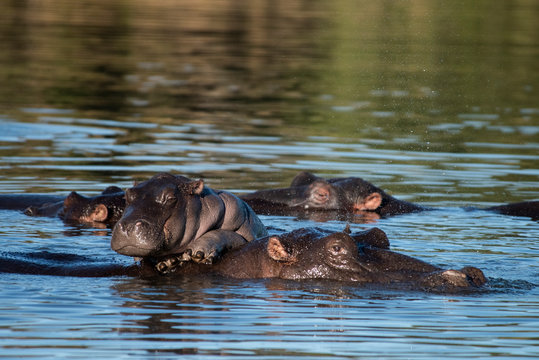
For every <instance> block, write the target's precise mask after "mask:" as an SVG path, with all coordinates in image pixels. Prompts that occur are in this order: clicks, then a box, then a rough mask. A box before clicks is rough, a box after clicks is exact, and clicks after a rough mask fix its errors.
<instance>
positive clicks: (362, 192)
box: [291, 172, 384, 211]
mask: <svg viewBox="0 0 539 360" xmlns="http://www.w3.org/2000/svg"><path fill="white" fill-rule="evenodd" d="M291 187H292V188H301V189H302V192H301V199H302V201H301V202H298V203H297V204H295V205H296V206H303V207H305V208H314V209H323V210H344V211H375V210H376V209H378V208H379V207H380V206H381V205H382V200H383V197H384V192H383V190H381V189H379V188H378V187H376V186H374V185H373V184H371V183H370V182H368V181H365V180H363V179H361V178H358V177H350V178H336V179H331V180H330V181H327V180H325V179H323V178H321V177H318V176H316V175H314V174H312V173H309V172H301V173H299V174H298V175H297V176H296V177H295V178H294V180H292V185H291Z"/></svg>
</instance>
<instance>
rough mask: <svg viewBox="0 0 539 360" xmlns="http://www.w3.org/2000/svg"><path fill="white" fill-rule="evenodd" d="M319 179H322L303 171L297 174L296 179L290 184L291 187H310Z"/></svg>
mask: <svg viewBox="0 0 539 360" xmlns="http://www.w3.org/2000/svg"><path fill="white" fill-rule="evenodd" d="M318 179H321V178H319V177H318V176H316V175H315V174H313V173H310V172H308V171H302V172H300V173H299V174H297V175H296V177H295V178H294V179H293V180H292V184H290V187H296V186H305V185H310V184H312V183H313V182H314V181H315V180H318Z"/></svg>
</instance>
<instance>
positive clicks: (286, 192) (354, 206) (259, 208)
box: [240, 172, 539, 220]
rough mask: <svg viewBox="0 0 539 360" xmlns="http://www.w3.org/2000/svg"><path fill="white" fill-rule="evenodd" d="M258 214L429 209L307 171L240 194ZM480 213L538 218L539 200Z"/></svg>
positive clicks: (364, 184)
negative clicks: (283, 185)
mask: <svg viewBox="0 0 539 360" xmlns="http://www.w3.org/2000/svg"><path fill="white" fill-rule="evenodd" d="M240 198H241V199H242V200H244V201H245V202H247V203H248V204H249V205H250V206H251V207H252V208H253V210H254V211H255V212H256V213H258V214H265V215H286V214H297V213H298V212H300V211H309V210H325V211H341V212H348V213H359V214H362V215H369V213H371V214H376V215H377V216H379V217H386V216H391V215H398V214H407V213H413V212H419V211H424V210H430V209H431V208H428V207H424V206H421V205H417V204H414V203H411V202H407V201H403V200H399V199H397V198H395V197H393V196H391V195H389V194H387V193H386V192H385V191H384V190H382V189H380V188H379V187H377V186H375V185H373V184H371V183H370V182H368V181H366V180H363V179H361V178H358V177H347V178H333V179H323V178H321V177H318V176H316V175H314V174H312V173H309V172H301V173H299V174H298V175H297V176H296V177H295V178H294V180H293V181H292V184H291V185H290V187H288V188H281V189H269V190H260V191H256V192H253V193H248V194H243V195H240ZM483 210H487V211H493V212H497V213H500V214H505V215H514V216H527V217H531V218H532V219H534V220H537V219H538V218H539V201H524V202H520V203H514V204H506V205H499V206H493V207H490V208H486V209H483Z"/></svg>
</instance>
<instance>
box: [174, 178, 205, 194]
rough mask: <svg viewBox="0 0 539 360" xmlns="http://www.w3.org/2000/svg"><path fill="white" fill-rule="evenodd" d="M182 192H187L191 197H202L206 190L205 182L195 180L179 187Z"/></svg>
mask: <svg viewBox="0 0 539 360" xmlns="http://www.w3.org/2000/svg"><path fill="white" fill-rule="evenodd" d="M178 187H179V188H180V190H184V191H186V192H187V193H188V194H189V195H200V194H202V191H203V190H204V180H202V179H200V180H194V181H190V182H188V183H184V184H181V185H179V186H178Z"/></svg>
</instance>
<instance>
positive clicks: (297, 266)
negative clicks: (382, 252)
mask: <svg viewBox="0 0 539 360" xmlns="http://www.w3.org/2000/svg"><path fill="white" fill-rule="evenodd" d="M382 238H383V239H382ZM371 243H373V246H376V245H378V244H379V243H387V244H389V241H388V240H387V236H386V235H385V233H384V232H383V231H382V230H380V229H377V228H374V229H371V230H367V231H364V232H361V233H356V234H354V235H353V237H352V236H350V235H349V234H348V233H347V232H346V231H345V232H336V233H332V234H327V233H325V232H320V234H318V235H315V236H313V233H312V231H305V229H300V230H297V231H292V232H290V233H287V234H284V235H280V236H271V237H270V238H269V239H268V245H267V254H268V256H269V257H270V258H271V259H273V260H275V261H278V262H280V263H282V264H283V266H282V269H281V271H280V274H279V277H280V278H283V279H294V280H298V279H331V280H339V281H360V282H370V281H371V280H372V278H373V276H372V274H371V270H370V269H369V267H368V266H367V265H366V264H365V263H364V260H363V259H362V248H363V246H364V245H370V244H371Z"/></svg>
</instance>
